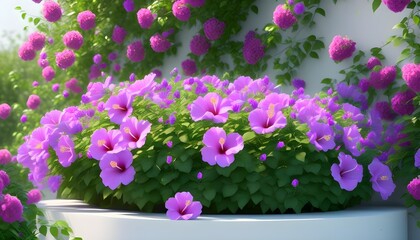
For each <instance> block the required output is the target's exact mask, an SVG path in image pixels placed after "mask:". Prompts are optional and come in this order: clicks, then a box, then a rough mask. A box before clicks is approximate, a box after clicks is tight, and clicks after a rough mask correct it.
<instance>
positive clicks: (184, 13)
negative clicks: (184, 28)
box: [172, 0, 191, 22]
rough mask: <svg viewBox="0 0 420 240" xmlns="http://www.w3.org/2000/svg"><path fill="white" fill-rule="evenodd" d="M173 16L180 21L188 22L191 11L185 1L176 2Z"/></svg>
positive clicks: (173, 7)
mask: <svg viewBox="0 0 420 240" xmlns="http://www.w3.org/2000/svg"><path fill="white" fill-rule="evenodd" d="M172 14H173V15H174V16H175V17H176V18H177V19H178V20H180V21H182V22H186V21H188V20H189V19H190V17H191V12H190V9H189V8H188V6H187V4H186V3H184V1H181V0H178V1H175V2H174V4H173V5H172Z"/></svg>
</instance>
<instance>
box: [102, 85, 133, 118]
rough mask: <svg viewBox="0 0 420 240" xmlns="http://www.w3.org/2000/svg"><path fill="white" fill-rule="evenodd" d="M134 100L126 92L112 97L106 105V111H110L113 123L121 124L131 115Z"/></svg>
mask: <svg viewBox="0 0 420 240" xmlns="http://www.w3.org/2000/svg"><path fill="white" fill-rule="evenodd" d="M132 102H133V98H132V97H131V95H130V94H128V93H127V92H126V91H122V92H120V93H119V94H118V95H113V96H111V97H110V98H109V99H108V100H107V101H106V103H105V106H104V107H105V110H107V111H108V115H109V118H110V120H111V122H114V123H117V124H121V123H122V122H124V120H125V119H126V118H127V117H129V116H130V115H131V113H132V112H133V108H132V107H131V104H132Z"/></svg>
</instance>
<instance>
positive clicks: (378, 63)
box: [366, 57, 382, 70]
mask: <svg viewBox="0 0 420 240" xmlns="http://www.w3.org/2000/svg"><path fill="white" fill-rule="evenodd" d="M375 66H382V63H381V60H379V59H378V58H377V57H370V58H369V60H368V61H367V63H366V67H367V68H368V69H369V70H372V69H373V68H374V67H375Z"/></svg>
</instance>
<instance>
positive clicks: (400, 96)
mask: <svg viewBox="0 0 420 240" xmlns="http://www.w3.org/2000/svg"><path fill="white" fill-rule="evenodd" d="M415 96H416V93H415V92H413V91H411V90H406V91H404V92H397V93H396V94H395V95H394V97H392V99H391V106H392V110H394V111H395V112H396V113H398V114H399V115H411V114H412V113H413V112H414V110H415V107H414V103H413V99H414V97H415Z"/></svg>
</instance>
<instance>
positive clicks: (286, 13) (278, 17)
mask: <svg viewBox="0 0 420 240" xmlns="http://www.w3.org/2000/svg"><path fill="white" fill-rule="evenodd" d="M299 8H301V7H298V12H299V13H300V12H301V10H302V9H299ZM296 21H297V19H296V17H295V16H294V15H293V13H292V11H290V9H289V7H288V6H287V5H286V4H280V5H278V6H277V7H276V9H275V10H274V12H273V22H274V23H275V24H276V25H277V26H279V27H280V28H281V29H283V30H286V29H288V28H290V27H291V26H293V25H294V24H295V23H296Z"/></svg>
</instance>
